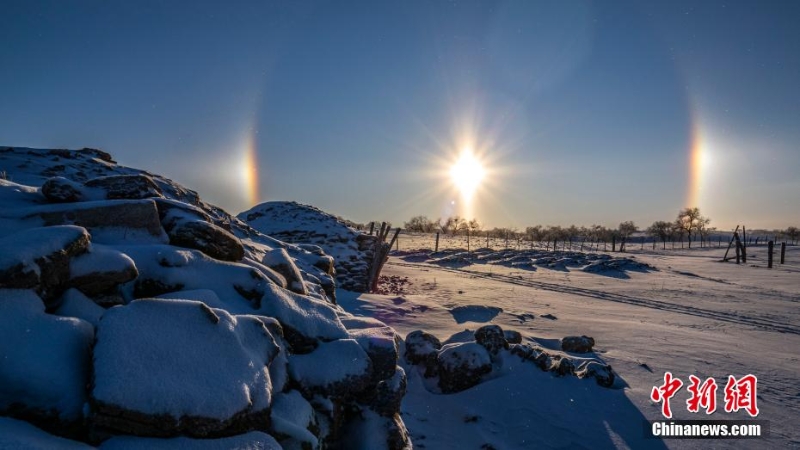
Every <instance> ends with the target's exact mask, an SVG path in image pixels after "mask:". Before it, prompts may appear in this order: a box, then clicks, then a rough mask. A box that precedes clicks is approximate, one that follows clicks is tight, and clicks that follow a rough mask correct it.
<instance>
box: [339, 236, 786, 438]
mask: <svg viewBox="0 0 800 450" xmlns="http://www.w3.org/2000/svg"><path fill="white" fill-rule="evenodd" d="M420 247H432V245H420ZM776 248H778V249H779V248H780V247H779V246H776ZM407 249H408V248H407V247H406V248H404V247H403V246H402V245H401V251H400V252H396V255H395V256H392V257H391V259H390V261H389V263H388V264H387V265H386V266H385V268H384V272H383V275H384V276H386V277H390V279H392V280H395V282H394V284H393V286H394V288H393V289H395V292H394V293H391V294H390V295H375V294H361V295H358V294H354V293H349V292H345V291H341V292H340V293H339V299H340V304H342V305H343V306H344V307H345V309H347V310H348V311H350V312H352V313H355V314H362V315H367V316H372V317H376V318H378V319H380V320H382V321H384V322H386V323H387V324H389V325H391V326H393V327H394V328H395V329H396V330H397V331H398V333H399V334H400V335H401V336H405V335H406V334H407V333H409V332H411V331H414V330H418V329H422V330H425V331H427V332H429V333H432V334H434V335H436V336H437V337H438V338H439V339H440V340H441V341H442V342H443V343H446V342H458V341H460V340H464V339H467V338H466V337H465V336H468V334H467V333H463V331H464V330H475V329H477V328H479V327H480V326H483V325H485V324H489V323H492V324H497V325H500V326H501V327H502V328H503V329H504V330H516V331H519V332H520V333H522V335H523V341H524V342H535V343H538V344H539V345H541V346H542V347H545V348H550V349H554V350H558V344H559V339H561V338H563V337H565V336H570V335H587V336H591V337H593V338H594V339H595V341H596V345H595V347H594V354H593V355H592V354H590V355H592V356H596V357H598V358H599V359H601V360H603V361H604V362H606V363H608V364H610V365H611V366H612V367H613V368H614V371H615V372H616V373H617V375H618V376H619V377H621V379H622V380H618V382H617V383H616V384H615V388H612V389H609V388H603V387H600V386H598V385H596V384H595V383H594V382H592V381H591V380H579V379H576V378H569V377H562V378H559V377H554V376H553V375H551V374H550V373H546V372H541V371H539V370H538V369H536V368H535V367H533V366H532V365H530V364H524V365H520V364H516V365H515V364H505V365H504V366H503V367H504V368H503V371H502V373H501V374H500V375H497V376H493V378H492V379H490V380H487V381H484V382H483V383H481V384H479V385H477V386H475V387H473V388H471V389H468V390H466V391H463V392H460V393H457V394H450V395H442V394H437V393H433V392H431V389H428V388H426V384H425V381H426V380H425V379H424V378H423V377H422V376H421V374H420V372H419V370H417V368H415V367H409V366H406V367H405V370H406V373H407V374H408V378H409V382H408V393H407V395H406V397H405V399H404V401H403V408H402V411H403V419H404V421H405V423H406V425H407V426H408V428H409V432H410V433H411V435H412V439H413V442H414V446H415V448H427V449H444V448H459V449H472V448H475V449H478V448H485V449H492V448H494V449H521V448H645V447H646V448H674V449H682V448H785V447H798V446H800V385H799V384H798V382H800V361H799V359H800V352H798V350H797V349H798V348H800V247H796V246H789V247H788V248H787V255H786V257H787V262H786V264H783V265H781V264H779V263H778V258H779V254H778V253H777V252H776V259H775V267H774V268H773V269H771V270H770V269H767V268H766V246H758V247H748V263H747V264H741V265H736V264H735V263H734V262H728V263H722V262H719V261H720V260H721V258H722V255H723V254H724V252H725V248H724V247H723V248H717V247H716V246H713V247H711V248H705V249H700V248H693V249H691V250H689V249H685V250H667V251H660V250H657V251H655V252H654V251H652V250H649V249H647V248H645V250H644V251H642V250H640V247H639V246H638V245H637V246H636V247H635V250H634V251H632V252H628V253H614V254H612V255H613V256H615V257H625V258H631V259H633V260H634V261H637V262H640V263H645V264H648V265H649V266H652V269H650V270H644V271H638V270H626V271H624V272H623V271H613V270H611V271H605V272H603V271H601V272H599V273H591V272H586V271H584V270H581V268H580V267H575V266H573V267H570V266H569V265H566V266H565V265H559V264H554V265H552V267H551V268H548V267H547V266H546V265H539V266H536V265H530V264H522V265H520V264H519V261H518V260H519V259H520V258H517V260H515V261H517V264H516V265H514V266H512V265H511V264H510V263H507V264H503V263H495V264H490V263H486V262H485V261H475V260H476V259H477V258H476V257H475V256H474V254H473V255H472V256H471V258H472V260H473V261H472V262H473V263H472V264H468V263H469V259H470V256H469V255H467V258H466V260H465V259H463V258H460V257H459V256H458V255H456V257H453V255H452V254H446V255H449V256H450V258H449V259H445V260H443V261H438V262H437V261H435V260H432V259H431V258H432V256H429V255H426V254H415V253H413V252H408V251H403V250H407ZM436 256H442V255H436ZM462 256H463V255H462ZM572 256H576V255H572ZM573 259H574V258H573ZM470 334H471V333H470ZM665 372H671V373H672V374H673V375H674V376H676V377H678V378H680V379H682V380H683V381H684V386H683V388H682V389H681V390H680V391H679V392H678V393H677V394H676V395H675V397H673V399H672V402H671V405H672V410H673V414H674V417H673V418H674V419H706V418H708V419H714V420H722V419H749V418H750V416H749V415H748V414H747V413H746V412H745V411H743V410H740V411H738V412H735V413H728V412H725V411H724V409H723V403H724V393H723V388H724V386H725V382H726V381H727V379H728V376H729V375H734V376H735V377H737V378H739V377H742V376H744V375H747V374H753V375H756V376H757V377H758V387H757V405H758V408H759V410H760V414H759V415H758V417H757V419H760V420H767V421H769V422H770V435H769V438H760V439H740V440H735V439H720V440H687V439H665V440H656V439H652V438H646V437H645V431H644V430H645V421H646V420H662V419H663V416H662V415H661V404H660V403H655V402H653V401H651V400H650V393H651V390H652V389H653V387H654V386H659V385H661V384H662V383H663V381H664V373H665ZM689 375H695V376H697V377H699V378H700V379H701V380H704V379H706V378H707V377H714V378H715V380H716V381H717V384H718V385H719V390H718V392H717V396H716V397H717V403H718V408H717V411H716V412H715V413H713V414H712V415H710V416H706V415H705V413H704V411H703V410H702V409H701V411H700V412H699V413H690V412H689V411H687V407H686V400H687V399H688V398H689V393H688V391H687V387H688V385H689ZM432 390H433V391H435V389H432Z"/></svg>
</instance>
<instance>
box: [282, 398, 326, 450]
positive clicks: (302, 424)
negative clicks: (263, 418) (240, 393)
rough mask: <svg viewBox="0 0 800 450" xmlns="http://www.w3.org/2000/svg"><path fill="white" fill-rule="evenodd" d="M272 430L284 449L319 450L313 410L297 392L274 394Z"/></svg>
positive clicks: (317, 430)
mask: <svg viewBox="0 0 800 450" xmlns="http://www.w3.org/2000/svg"><path fill="white" fill-rule="evenodd" d="M272 429H273V430H274V431H273V432H274V434H275V436H276V437H277V438H278V440H279V441H280V442H281V445H283V447H284V448H304V446H305V447H310V448H319V437H318V436H317V435H316V434H314V432H315V431H316V432H317V433H318V432H319V428H318V426H317V422H316V417H315V415H314V408H313V407H312V406H311V404H310V403H309V402H308V401H307V400H306V399H305V398H303V395H302V394H300V392H298V391H294V390H292V391H289V392H286V393H280V394H276V395H275V398H274V399H273V401H272Z"/></svg>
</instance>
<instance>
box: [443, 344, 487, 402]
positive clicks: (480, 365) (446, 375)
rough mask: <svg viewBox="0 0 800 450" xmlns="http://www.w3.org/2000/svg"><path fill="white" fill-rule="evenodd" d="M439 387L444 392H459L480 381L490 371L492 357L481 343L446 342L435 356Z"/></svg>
mask: <svg viewBox="0 0 800 450" xmlns="http://www.w3.org/2000/svg"><path fill="white" fill-rule="evenodd" d="M437 362H438V367H439V387H440V388H441V389H442V392H444V393H452V392H460V391H463V390H465V389H469V388H471V387H472V386H475V385H476V384H478V383H480V381H481V377H483V375H486V374H488V373H489V372H491V371H492V359H491V356H490V355H489V352H488V351H487V350H486V348H484V347H483V346H482V345H480V344H478V343H475V342H465V343H457V344H447V345H445V346H444V347H442V350H441V351H440V352H439V355H438V357H437Z"/></svg>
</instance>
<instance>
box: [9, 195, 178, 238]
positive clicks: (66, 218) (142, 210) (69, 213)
mask: <svg viewBox="0 0 800 450" xmlns="http://www.w3.org/2000/svg"><path fill="white" fill-rule="evenodd" d="M26 212H27V214H26V215H25V216H24V217H23V219H40V220H41V221H42V222H43V224H44V225H48V226H50V225H79V226H82V227H84V228H88V229H89V231H90V232H91V233H92V234H93V235H94V233H95V230H96V229H102V228H127V229H133V230H142V231H145V232H147V233H148V234H150V235H152V236H154V237H159V238H163V239H164V240H166V235H165V234H164V229H163V228H161V221H160V220H159V218H158V210H157V209H156V204H155V202H153V200H116V201H109V200H102V201H95V202H81V203H66V204H53V205H47V206H38V207H35V208H29V209H28V210H27V211H26Z"/></svg>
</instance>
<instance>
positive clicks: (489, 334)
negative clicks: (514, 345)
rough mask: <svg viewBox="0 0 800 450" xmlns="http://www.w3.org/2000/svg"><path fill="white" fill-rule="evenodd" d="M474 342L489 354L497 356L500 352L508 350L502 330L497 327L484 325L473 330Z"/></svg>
mask: <svg viewBox="0 0 800 450" xmlns="http://www.w3.org/2000/svg"><path fill="white" fill-rule="evenodd" d="M475 342H477V343H478V344H480V345H482V346H483V347H484V348H485V349H486V350H487V351H488V352H489V353H490V354H492V355H497V354H498V353H499V352H500V350H506V349H508V341H506V337H505V334H504V333H503V329H502V328H500V327H499V326H497V325H484V326H482V327H480V328H478V329H477V330H475Z"/></svg>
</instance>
